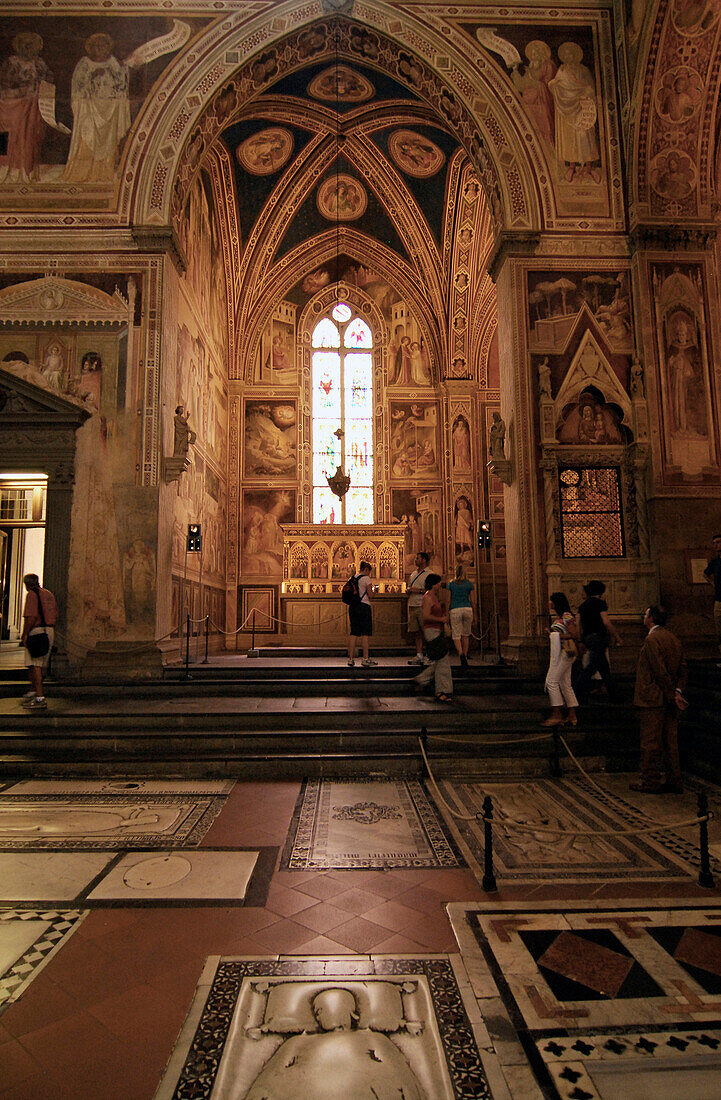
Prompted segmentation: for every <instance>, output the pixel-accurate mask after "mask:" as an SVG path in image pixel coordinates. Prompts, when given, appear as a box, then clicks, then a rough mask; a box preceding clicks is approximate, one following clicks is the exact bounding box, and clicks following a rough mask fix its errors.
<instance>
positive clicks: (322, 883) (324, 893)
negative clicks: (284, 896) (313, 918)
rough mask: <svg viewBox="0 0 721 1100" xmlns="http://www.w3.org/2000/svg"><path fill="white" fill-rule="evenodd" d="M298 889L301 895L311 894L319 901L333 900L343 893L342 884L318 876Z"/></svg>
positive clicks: (323, 876)
mask: <svg viewBox="0 0 721 1100" xmlns="http://www.w3.org/2000/svg"><path fill="white" fill-rule="evenodd" d="M298 889H299V891H300V893H301V894H309V895H310V896H311V897H312V898H318V900H319V901H324V900H325V899H326V898H333V897H335V896H336V894H342V893H343V886H342V885H341V883H339V882H336V881H335V880H334V879H331V878H328V877H326V876H325V875H317V876H316V877H315V878H314V879H311V880H310V881H309V882H304V883H303V885H302V886H299V887H298Z"/></svg>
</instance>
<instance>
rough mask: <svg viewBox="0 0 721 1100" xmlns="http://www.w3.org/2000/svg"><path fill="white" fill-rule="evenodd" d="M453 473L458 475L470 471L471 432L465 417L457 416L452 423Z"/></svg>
mask: <svg viewBox="0 0 721 1100" xmlns="http://www.w3.org/2000/svg"><path fill="white" fill-rule="evenodd" d="M452 441H453V448H452V452H453V472H454V473H459V474H466V473H470V471H471V432H470V428H469V427H468V421H467V419H466V418H465V416H457V417H456V419H455V420H454V422H453V431H452Z"/></svg>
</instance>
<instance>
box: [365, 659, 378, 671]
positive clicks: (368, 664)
mask: <svg viewBox="0 0 721 1100" xmlns="http://www.w3.org/2000/svg"><path fill="white" fill-rule="evenodd" d="M361 664H362V665H363V668H371V667H372V666H373V665H377V664H378V662H377V661H374V660H373V659H372V658H371V657H366V658H365V660H363V661H361Z"/></svg>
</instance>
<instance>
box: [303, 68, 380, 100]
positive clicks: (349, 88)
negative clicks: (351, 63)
mask: <svg viewBox="0 0 721 1100" xmlns="http://www.w3.org/2000/svg"><path fill="white" fill-rule="evenodd" d="M374 92H375V88H374V87H373V85H372V84H371V82H370V80H366V78H365V77H364V76H361V75H360V73H356V72H354V71H353V69H349V68H348V66H347V65H332V66H331V68H330V69H324V70H323V72H322V73H318V75H317V76H316V77H314V78H313V79H312V80H311V82H310V84H309V85H308V95H309V96H312V97H313V99H322V100H323V102H324V103H364V102H365V101H366V99H370V98H371V96H372V95H373V94H374Z"/></svg>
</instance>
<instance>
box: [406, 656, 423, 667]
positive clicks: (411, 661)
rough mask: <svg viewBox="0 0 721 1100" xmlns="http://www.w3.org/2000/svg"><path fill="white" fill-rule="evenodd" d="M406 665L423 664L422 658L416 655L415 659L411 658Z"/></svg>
mask: <svg viewBox="0 0 721 1100" xmlns="http://www.w3.org/2000/svg"><path fill="white" fill-rule="evenodd" d="M408 664H409V665H422V664H423V658H422V657H421V656H420V654H419V655H418V656H417V657H413V658H412V659H411V660H410V661H409V662H408Z"/></svg>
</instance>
